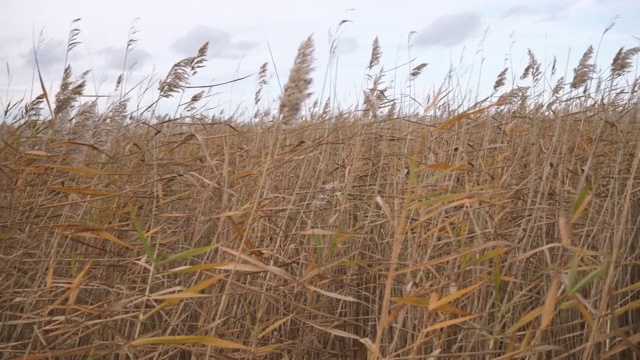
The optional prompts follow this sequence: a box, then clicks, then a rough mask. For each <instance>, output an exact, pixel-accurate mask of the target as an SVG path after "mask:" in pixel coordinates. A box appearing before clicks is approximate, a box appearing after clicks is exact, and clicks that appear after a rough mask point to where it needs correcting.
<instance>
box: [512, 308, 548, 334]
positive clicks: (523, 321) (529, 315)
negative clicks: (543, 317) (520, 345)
mask: <svg viewBox="0 0 640 360" xmlns="http://www.w3.org/2000/svg"><path fill="white" fill-rule="evenodd" d="M543 310H544V306H540V307H537V308H535V309H533V310H531V311H529V312H528V313H527V314H525V315H524V316H523V317H521V318H520V319H519V320H518V321H517V322H516V323H515V324H513V325H511V327H510V328H509V329H508V330H507V333H508V334H512V333H514V332H515V331H516V330H518V329H520V328H521V327H523V326H525V325H527V324H528V323H530V322H531V321H533V320H534V319H535V318H537V317H538V316H540V314H542V311H543Z"/></svg>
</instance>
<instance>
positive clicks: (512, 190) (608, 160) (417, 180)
mask: <svg viewBox="0 0 640 360" xmlns="http://www.w3.org/2000/svg"><path fill="white" fill-rule="evenodd" d="M206 50H207V49H206V44H205V46H203V47H202V48H201V49H200V51H199V52H198V55H196V56H195V57H193V58H187V59H184V60H182V61H180V62H178V63H177V64H176V65H174V67H173V68H172V69H171V71H170V72H169V75H168V76H167V78H166V79H165V80H164V81H163V82H162V83H161V85H160V97H168V96H172V95H173V94H176V93H182V92H184V90H185V86H186V84H187V83H188V79H189V77H190V76H191V75H192V74H193V73H194V72H195V71H196V70H197V69H198V68H199V67H201V66H202V65H203V64H204V61H205V55H206ZM636 52H637V51H636V50H633V49H632V50H627V51H623V50H621V52H620V53H619V55H618V56H617V59H618V60H616V64H618V66H614V67H613V68H612V74H611V76H610V80H611V81H610V82H609V83H608V84H609V85H608V87H601V88H600V89H599V91H600V92H595V93H594V92H588V91H585V92H586V93H583V92H582V90H580V93H579V94H577V93H576V91H577V90H576V91H574V90H569V92H567V93H564V91H565V90H564V85H565V84H564V79H558V81H557V85H556V86H555V88H554V89H553V91H552V92H550V93H551V96H550V98H548V99H544V96H543V94H544V92H542V91H540V84H539V80H540V79H541V78H542V77H543V74H541V70H540V68H541V65H540V63H539V62H538V61H537V60H536V58H535V56H534V54H533V52H531V51H530V52H529V58H530V62H529V65H528V66H527V68H526V69H525V71H524V73H523V74H522V78H523V79H526V78H531V81H532V84H531V86H530V87H520V88H516V89H514V90H512V91H508V92H506V93H505V94H504V95H503V96H502V97H500V99H501V100H499V101H498V102H497V103H495V102H491V101H489V100H486V101H484V102H483V103H480V104H476V105H473V106H471V107H469V108H468V109H467V110H465V111H462V110H457V111H453V110H450V109H456V108H459V107H458V106H457V102H456V99H455V98H450V97H448V96H444V95H441V94H448V93H450V92H448V91H442V92H440V93H438V94H433V96H432V101H430V104H429V105H427V106H426V108H427V110H426V111H424V112H420V113H408V112H407V111H404V112H403V109H405V107H403V103H402V102H400V101H399V100H394V99H389V98H388V97H386V95H385V94H384V92H383V91H381V89H383V88H384V86H383V84H382V82H383V81H382V73H383V72H382V71H380V73H379V75H374V76H373V77H372V78H373V85H372V87H371V89H369V90H367V91H366V92H365V93H366V94H370V96H369V97H368V98H365V104H364V105H363V110H365V111H362V112H359V111H353V112H346V111H344V110H340V109H330V108H328V106H329V105H328V104H329V102H328V101H327V103H326V104H325V107H324V109H323V110H322V111H321V112H318V113H316V112H313V111H312V112H309V113H307V115H306V116H302V115H301V110H302V106H303V102H304V101H305V99H307V97H308V89H309V88H308V86H309V84H310V82H311V77H310V70H311V69H312V58H313V43H312V40H311V38H309V39H307V40H306V41H305V42H304V43H303V44H302V45H301V47H300V50H299V52H298V57H297V59H296V62H295V65H294V71H293V72H292V74H291V76H290V79H289V82H288V84H287V86H286V87H285V90H284V95H283V97H282V103H281V107H280V112H279V114H277V115H276V116H275V118H270V117H269V116H268V115H265V114H264V113H259V112H257V113H256V117H257V118H256V119H253V121H252V122H251V123H249V122H236V121H233V119H229V120H228V121H224V122H213V123H212V122H202V121H201V118H200V117H198V116H197V115H190V116H189V117H188V118H182V117H176V118H169V119H167V118H166V117H165V118H162V119H158V120H156V121H153V120H154V119H153V118H135V117H134V118H132V119H129V120H127V119H126V117H127V116H126V114H127V112H126V109H127V100H126V98H118V99H117V100H116V101H114V103H113V104H112V105H111V106H110V107H109V108H108V110H107V111H105V112H103V113H102V114H99V113H98V112H97V110H96V107H95V104H92V103H86V104H81V105H76V104H77V100H78V96H79V93H81V92H82V91H84V80H80V82H77V83H73V82H71V81H70V74H71V68H68V71H65V75H64V78H63V86H62V87H61V90H60V93H58V95H57V96H56V99H57V103H56V108H55V111H54V112H53V114H54V115H53V117H51V118H47V116H46V110H45V109H43V105H44V103H45V101H44V100H45V99H44V98H46V97H47V95H46V93H45V95H44V96H43V97H38V98H36V99H35V100H34V101H33V102H31V103H30V104H28V105H27V106H26V107H25V108H24V109H23V110H24V111H22V112H21V115H20V116H18V118H17V120H19V121H16V122H15V123H14V124H13V125H7V124H3V126H2V128H0V137H1V138H2V145H1V147H0V171H1V172H2V177H0V202H1V205H0V206H1V208H2V210H1V211H0V257H1V258H2V264H1V265H0V266H1V270H0V289H1V290H0V354H1V356H2V357H3V358H24V359H41V358H69V359H75V358H77V359H85V358H92V359H99V358H108V359H165V358H166V359H169V358H171V359H176V358H178V359H191V358H201V359H208V358H217V359H236V358H254V359H383V358H384V359H409V358H411V359H518V358H530V359H551V358H553V359H561V358H565V359H593V358H603V359H604V358H610V359H632V358H640V357H639V355H638V354H639V353H640V351H639V349H638V343H639V342H640V335H639V333H640V331H639V324H640V310H639V309H640V301H639V300H638V298H639V296H638V295H639V293H640V260H639V253H638V251H639V249H638V244H639V243H640V223H639V222H640V220H639V219H640V192H639V191H638V189H639V188H640V180H639V179H638V174H637V173H638V163H639V161H640V141H638V136H637V134H638V133H640V112H639V107H638V102H637V95H635V93H633V91H632V90H634V89H632V88H629V87H630V86H629V85H624V84H622V85H620V83H621V81H619V78H621V77H623V75H624V74H625V73H626V72H627V71H628V70H629V65H628V64H630V62H629V59H630V58H631V57H632V56H634V55H635V53H636ZM592 53H593V48H590V49H589V50H588V51H587V52H586V53H585V55H584V56H583V58H582V60H581V61H580V64H579V65H578V67H577V68H576V70H575V71H574V73H575V77H574V79H573V81H572V82H571V83H570V85H571V86H570V87H571V88H572V89H578V88H582V87H583V86H585V84H587V82H588V81H589V80H590V79H592V77H593V75H594V67H593V66H592V64H590V63H589V61H590V59H591V54H592ZM380 54H381V50H380V44H379V42H378V41H377V39H376V41H375V42H374V46H373V51H372V59H371V61H370V63H369V66H368V70H369V71H370V70H371V69H372V68H373V67H375V66H377V65H378V63H379V60H380ZM425 66H426V65H425ZM425 66H422V65H419V66H417V67H414V68H413V71H411V73H410V79H411V81H414V80H415V77H416V76H418V75H419V73H420V72H421V71H422V70H423V69H424V68H425ZM554 71H555V70H554ZM266 72H267V66H266V65H264V66H263V67H262V68H261V70H260V76H259V78H258V90H257V92H256V100H255V103H256V105H258V103H259V100H260V91H261V89H262V85H265V84H266V76H265V74H266ZM554 75H555V74H554ZM506 77H507V70H506V69H505V70H504V71H502V72H501V73H500V74H499V75H498V78H497V80H496V84H495V86H494V90H495V91H497V90H499V89H500V88H502V87H503V86H504V84H505V82H506V80H507V78H506ZM552 80H554V79H552ZM554 83H555V80H554ZM636 83H637V82H634V84H636ZM625 84H626V83H625ZM81 85H82V86H81ZM633 86H635V85H633ZM633 86H631V87H633ZM116 91H117V90H116ZM380 93H382V95H380ZM201 97H202V95H200V96H199V97H195V98H194V97H191V101H189V104H190V106H195V103H197V102H198V101H200V99H201ZM603 99H606V100H607V101H606V102H605V101H601V100H603ZM47 101H48V99H47ZM412 106H413V105H412ZM390 108H392V109H393V111H386V112H385V110H389V109H390ZM192 109H193V108H192ZM298 119H300V120H301V121H298ZM434 119H436V120H437V121H435V122H434ZM62 120H65V121H66V123H65V124H68V125H70V127H69V128H68V129H67V128H64V129H62V128H61V127H60V126H62V125H58V124H61V123H62ZM273 124H276V125H278V126H274V125H273ZM279 125H286V128H283V127H282V126H279ZM74 126H75V127H76V129H79V131H75V132H74V131H72V129H74ZM78 127H79V128H78ZM87 129H93V132H92V133H91V136H89V135H88V131H87ZM105 129H107V130H108V131H107V130H105ZM54 130H55V131H54ZM62 130H65V131H62ZM80 135H82V136H84V137H83V138H82V139H76V138H75V137H77V136H80ZM107 135H108V136H107ZM80 150H81V151H80Z"/></svg>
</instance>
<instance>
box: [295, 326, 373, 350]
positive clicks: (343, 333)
mask: <svg viewBox="0 0 640 360" xmlns="http://www.w3.org/2000/svg"><path fill="white" fill-rule="evenodd" d="M300 320H302V319H300ZM302 321H303V322H304V323H305V324H308V325H311V326H313V327H314V328H316V329H319V330H322V331H326V332H328V333H329V334H332V335H335V336H339V337H345V338H349V339H354V340H358V341H359V342H360V343H362V344H363V345H364V346H365V347H366V348H367V349H368V350H369V351H374V350H375V349H374V346H373V343H372V342H371V340H370V339H368V338H361V337H359V336H357V335H354V334H351V333H348V332H346V331H342V330H338V329H332V328H328V327H326V326H321V325H318V324H315V323H313V322H311V321H306V320H302Z"/></svg>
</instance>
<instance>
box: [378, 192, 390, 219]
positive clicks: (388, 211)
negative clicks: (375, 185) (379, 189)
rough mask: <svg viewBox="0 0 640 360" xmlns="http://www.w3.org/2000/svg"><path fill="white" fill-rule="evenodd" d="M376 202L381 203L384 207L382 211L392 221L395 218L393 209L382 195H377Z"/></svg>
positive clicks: (381, 206)
mask: <svg viewBox="0 0 640 360" xmlns="http://www.w3.org/2000/svg"><path fill="white" fill-rule="evenodd" d="M376 203H378V205H380V208H382V211H383V212H384V214H385V215H386V216H387V220H389V221H391V220H392V219H393V217H392V214H391V209H390V208H389V205H387V203H386V202H385V201H384V199H383V198H382V197H381V196H380V195H376Z"/></svg>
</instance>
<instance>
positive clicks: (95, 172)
mask: <svg viewBox="0 0 640 360" xmlns="http://www.w3.org/2000/svg"><path fill="white" fill-rule="evenodd" d="M46 166H47V167H48V168H51V169H56V170H60V171H66V172H70V173H74V174H79V175H88V176H101V175H112V174H111V173H108V172H105V171H102V170H96V169H91V168H84V167H77V166H65V165H51V164H47V165H46Z"/></svg>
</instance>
